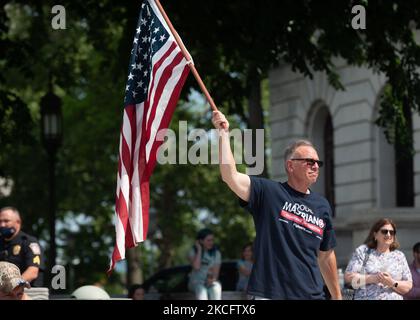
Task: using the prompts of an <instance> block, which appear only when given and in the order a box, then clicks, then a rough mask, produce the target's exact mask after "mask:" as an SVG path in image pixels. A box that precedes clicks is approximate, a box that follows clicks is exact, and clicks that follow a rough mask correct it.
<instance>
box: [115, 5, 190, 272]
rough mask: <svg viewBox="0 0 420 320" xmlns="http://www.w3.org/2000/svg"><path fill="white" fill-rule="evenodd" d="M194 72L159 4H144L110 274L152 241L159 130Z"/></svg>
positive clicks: (127, 103) (127, 107) (131, 72)
mask: <svg viewBox="0 0 420 320" xmlns="http://www.w3.org/2000/svg"><path fill="white" fill-rule="evenodd" d="M188 72H189V67H188V64H187V61H186V59H185V58H184V56H183V54H182V52H181V49H180V48H179V46H178V45H177V43H176V41H175V38H174V36H173V34H172V33H171V31H170V29H169V27H168V25H167V24H166V22H165V20H164V18H163V16H162V14H161V13H160V11H159V9H158V7H157V5H156V3H155V1H154V0H144V1H143V3H142V5H141V9H140V17H139V20H138V24H137V29H136V34H135V36H134V40H133V48H132V50H131V58H130V64H129V68H128V79H127V84H126V87H125V98H124V115H123V123H122V128H121V134H120V148H119V162H118V177H117V190H116V204H115V218H116V219H115V230H116V244H115V248H114V252H113V253H112V258H111V264H110V270H109V271H112V270H113V269H114V267H115V263H116V262H117V261H118V260H121V259H125V249H126V248H132V247H135V246H137V243H139V242H142V241H144V240H145V239H146V236H147V229H148V224H149V179H150V176H151V174H152V171H153V168H154V166H155V164H156V154H157V149H158V147H159V146H160V145H161V143H162V141H156V134H157V133H158V132H159V130H162V129H163V130H165V129H167V128H168V126H169V123H170V121H171V117H172V114H173V112H174V109H175V106H176V103H177V101H178V98H179V94H180V92H181V89H182V86H183V85H184V82H185V80H186V78H187V75H188Z"/></svg>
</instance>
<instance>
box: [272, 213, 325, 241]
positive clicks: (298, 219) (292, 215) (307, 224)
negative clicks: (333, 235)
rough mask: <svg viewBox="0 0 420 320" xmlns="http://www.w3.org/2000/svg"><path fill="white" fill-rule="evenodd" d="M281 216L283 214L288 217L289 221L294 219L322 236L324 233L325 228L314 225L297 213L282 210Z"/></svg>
mask: <svg viewBox="0 0 420 320" xmlns="http://www.w3.org/2000/svg"><path fill="white" fill-rule="evenodd" d="M280 216H282V217H283V218H286V219H287V220H289V221H293V222H295V223H297V224H299V225H301V226H303V227H305V228H308V229H309V230H311V231H313V232H316V233H318V234H319V235H320V236H322V235H323V233H324V230H323V229H322V228H320V227H318V226H316V225H313V224H312V223H309V222H307V221H306V220H305V219H303V218H302V217H298V216H297V215H295V214H293V213H290V212H287V211H284V210H282V211H281V212H280Z"/></svg>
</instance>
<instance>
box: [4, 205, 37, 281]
mask: <svg viewBox="0 0 420 320" xmlns="http://www.w3.org/2000/svg"><path fill="white" fill-rule="evenodd" d="M21 227H22V219H21V217H20V213H19V211H18V210H17V209H16V208H14V207H4V208H1V209H0V261H7V262H11V263H13V264H15V265H16V266H18V268H19V270H20V272H21V274H22V278H23V279H25V280H26V281H28V282H29V283H30V284H31V286H32V287H42V285H43V277H42V275H43V267H42V263H43V262H42V252H41V247H40V245H39V243H38V240H37V239H36V238H35V237H33V236H30V235H29V234H26V233H25V232H23V231H22V230H21Z"/></svg>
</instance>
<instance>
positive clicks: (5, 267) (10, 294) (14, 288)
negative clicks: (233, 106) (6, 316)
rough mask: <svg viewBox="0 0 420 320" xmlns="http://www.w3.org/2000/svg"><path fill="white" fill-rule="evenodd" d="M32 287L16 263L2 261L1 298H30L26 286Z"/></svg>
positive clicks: (0, 273)
mask: <svg viewBox="0 0 420 320" xmlns="http://www.w3.org/2000/svg"><path fill="white" fill-rule="evenodd" d="M30 287H31V286H30V284H29V282H28V281H26V280H25V279H23V278H22V275H21V274H20V271H19V268H18V267H17V266H16V265H14V264H13V263H10V262H5V261H1V262H0V300H30V299H29V297H28V296H27V294H26V293H25V292H24V290H25V288H30Z"/></svg>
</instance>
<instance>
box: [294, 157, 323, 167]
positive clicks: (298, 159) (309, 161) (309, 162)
mask: <svg viewBox="0 0 420 320" xmlns="http://www.w3.org/2000/svg"><path fill="white" fill-rule="evenodd" d="M290 160H293V161H306V165H307V166H310V167H313V166H314V165H315V163H316V164H317V165H318V167H320V168H321V167H322V166H323V165H324V162H323V161H321V160H315V159H311V158H293V159H290Z"/></svg>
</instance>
